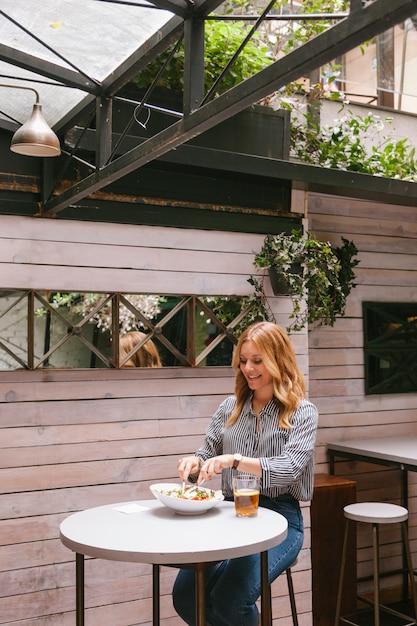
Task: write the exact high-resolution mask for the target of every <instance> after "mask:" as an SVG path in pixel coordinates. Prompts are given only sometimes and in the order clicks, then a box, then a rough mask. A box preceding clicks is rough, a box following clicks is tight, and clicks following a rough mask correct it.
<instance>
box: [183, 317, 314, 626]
mask: <svg viewBox="0 0 417 626" xmlns="http://www.w3.org/2000/svg"><path fill="white" fill-rule="evenodd" d="M232 365H233V367H235V368H237V370H238V371H237V374H236V383H235V395H234V396H230V397H229V398H227V399H226V400H224V401H223V402H222V403H221V405H220V406H219V408H218V410H217V411H216V413H215V414H214V416H213V418H212V421H211V423H210V424H209V426H208V428H207V430H206V435H205V439H204V442H203V445H202V446H201V447H200V448H199V449H198V450H197V452H196V454H195V455H194V456H189V457H185V458H183V459H180V460H179V462H178V473H179V475H180V477H181V479H183V480H187V479H188V478H190V480H192V481H195V480H197V484H200V483H201V481H202V480H210V479H211V478H212V477H213V476H214V475H215V474H219V473H221V474H222V490H223V493H224V495H225V497H226V499H229V500H232V499H233V487H232V477H233V474H234V471H235V470H238V471H239V472H244V473H250V474H254V475H256V476H259V477H260V480H261V496H260V501H259V505H260V506H264V507H267V508H269V509H273V510H274V511H278V513H281V514H282V515H284V516H285V517H286V518H287V520H288V535H287V538H286V539H285V541H284V542H283V543H281V544H280V545H278V546H276V547H275V548H272V549H271V550H269V551H268V563H269V581H270V582H272V581H273V580H275V579H276V578H277V577H278V576H279V575H280V574H281V573H282V572H284V571H285V570H286V569H287V568H288V567H289V566H290V565H291V564H292V563H293V562H294V560H295V559H296V557H297V555H298V553H299V551H300V550H301V547H302V545H303V539H304V527H303V518H302V514H301V510H300V505H299V502H300V500H310V499H311V497H312V495H313V471H314V444H315V438H316V430H317V421H318V413H317V409H316V407H315V406H314V405H313V404H311V402H308V401H307V400H306V399H305V383H304V378H303V375H302V373H301V371H300V370H299V368H298V365H297V362H296V358H295V354H294V350H293V347H292V345H291V342H290V340H289V338H288V336H287V334H286V333H285V332H284V331H283V330H282V328H280V327H279V326H277V325H276V324H272V323H270V322H259V323H256V324H254V325H253V326H250V327H249V328H248V329H246V330H245V331H244V332H243V333H242V335H241V337H240V339H239V342H238V344H237V348H236V351H235V354H234V357H233V363H232ZM203 540H204V538H203V537H202V541H203ZM260 591H261V581H260V565H259V555H252V556H247V557H241V558H236V559H230V560H228V561H222V562H220V563H217V564H215V565H213V566H212V567H210V568H208V569H207V571H206V606H207V613H206V615H207V622H208V623H209V624H210V625H211V626H257V625H258V622H259V615H258V609H257V606H256V600H257V599H258V597H259V595H260ZM173 601H174V606H175V609H176V611H177V613H178V614H179V615H180V616H181V618H182V619H183V620H184V621H185V622H186V623H187V624H189V625H190V626H192V625H194V624H195V594H194V573H193V572H192V571H189V570H180V571H179V573H178V576H177V579H176V581H175V584H174V589H173Z"/></svg>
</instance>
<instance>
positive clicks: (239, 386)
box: [227, 322, 305, 429]
mask: <svg viewBox="0 0 417 626" xmlns="http://www.w3.org/2000/svg"><path fill="white" fill-rule="evenodd" d="M245 341H253V342H254V344H255V345H256V347H257V349H258V350H259V355H260V356H261V358H262V361H263V363H264V365H265V367H266V369H267V370H268V372H269V373H270V374H271V376H272V379H273V389H274V392H273V393H274V398H275V401H276V402H277V403H278V404H279V407H280V412H279V419H278V426H279V427H280V428H285V429H288V428H291V416H292V414H293V413H294V411H295V410H296V409H297V408H298V407H299V405H300V403H301V401H302V400H303V399H304V398H305V381H304V376H303V374H302V373H301V371H300V369H299V367H298V365H297V361H296V357H295V353H294V348H293V346H292V343H291V341H290V339H289V337H288V335H287V333H286V332H285V331H284V330H283V329H282V328H281V327H280V326H278V325H277V324H273V323H271V322H257V323H256V324H253V325H252V326H249V328H247V329H246V330H245V331H244V332H243V333H242V334H241V336H240V338H239V341H238V344H237V346H236V350H235V352H234V355H233V361H232V367H234V368H236V369H237V370H238V371H237V374H236V382H235V396H236V407H235V409H234V410H233V412H232V414H231V416H230V418H229V420H228V422H227V426H231V425H232V424H234V423H235V422H236V420H237V419H238V417H239V415H240V414H241V412H242V409H243V407H244V404H245V402H246V400H247V399H248V398H249V396H250V395H251V393H252V392H251V390H250V389H249V386H248V383H247V381H246V378H245V376H244V375H243V374H242V372H241V370H240V353H241V350H242V345H243V344H244V343H245Z"/></svg>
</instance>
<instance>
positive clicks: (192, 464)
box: [177, 455, 201, 480]
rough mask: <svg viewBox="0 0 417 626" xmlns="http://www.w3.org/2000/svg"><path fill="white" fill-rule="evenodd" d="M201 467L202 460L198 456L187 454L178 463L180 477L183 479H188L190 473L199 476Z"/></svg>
mask: <svg viewBox="0 0 417 626" xmlns="http://www.w3.org/2000/svg"><path fill="white" fill-rule="evenodd" d="M200 467H201V461H200V459H199V458H198V457H197V456H194V455H193V456H185V457H184V458H182V459H180V460H179V461H178V464H177V469H178V474H179V477H180V478H181V480H187V479H188V477H189V476H190V475H191V476H197V474H198V473H199V471H200Z"/></svg>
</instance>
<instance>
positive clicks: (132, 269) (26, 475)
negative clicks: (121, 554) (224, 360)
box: [0, 216, 312, 626]
mask: <svg viewBox="0 0 417 626" xmlns="http://www.w3.org/2000/svg"><path fill="white" fill-rule="evenodd" d="M262 241H263V236H260V235H246V234H233V233H225V232H208V231H193V230H187V229H172V228H160V227H140V226H132V225H126V226H125V225H114V224H99V225H98V224H93V223H87V222H76V221H62V220H59V219H57V220H42V219H36V218H24V217H12V216H1V217H0V287H1V288H3V289H8V288H17V289H24V288H34V289H50V290H61V291H70V290H73V291H82V290H86V291H102V290H103V291H106V290H110V291H112V290H114V291H125V292H127V293H129V292H135V291H136V292H141V291H142V292H145V293H146V292H149V293H166V294H169V293H186V294H188V293H193V292H194V293H196V294H213V295H215V294H216V295H221V294H223V295H231V294H242V295H244V294H246V293H249V292H250V289H251V288H250V286H249V284H248V283H247V278H248V277H249V276H250V274H252V273H253V267H252V261H253V251H255V250H256V249H257V248H258V247H259V246H260V245H261V243H262ZM270 304H271V307H272V309H273V311H274V312H275V314H276V318H277V321H278V323H280V324H282V325H284V326H285V325H286V324H287V320H288V314H289V311H290V303H289V302H288V299H287V298H272V297H271V298H270ZM293 341H294V345H295V348H296V351H297V355H298V358H299V361H300V364H301V367H302V369H303V371H304V372H305V374H306V375H307V374H308V354H307V337H306V334H305V333H299V334H297V335H295V336H294V338H293ZM233 382H234V372H233V371H232V370H231V369H230V368H204V369H203V368H201V369H193V370H191V369H186V368H162V369H158V370H120V371H115V370H81V371H77V370H72V371H71V370H66V371H59V370H43V371H36V372H27V371H14V372H0V625H6V624H7V626H74V624H75V614H74V609H75V591H74V583H75V564H74V555H73V554H72V553H71V552H70V551H69V550H67V549H66V548H64V547H63V546H62V545H61V543H60V541H59V524H60V522H61V521H62V520H63V519H64V518H65V517H67V516H68V515H69V514H71V513H72V512H74V511H78V510H81V509H84V508H87V507H91V506H97V505H101V504H105V503H111V502H119V501H126V500H131V499H136V498H146V497H151V496H150V493H149V489H148V487H149V485H150V484H152V483H153V482H155V481H160V480H175V479H176V461H177V459H178V458H179V457H180V456H182V455H184V454H189V453H191V452H193V451H194V450H195V448H196V447H197V446H198V445H199V442H200V441H201V436H202V433H203V432H204V429H205V427H206V425H207V423H208V421H209V419H210V416H211V415H212V413H213V412H214V410H215V409H216V408H217V406H218V404H219V402H220V401H221V400H222V399H223V398H224V397H225V396H226V395H228V394H230V393H231V392H232V391H233ZM303 512H304V516H305V520H306V540H305V546H304V549H303V551H302V553H301V555H300V558H299V561H298V564H297V566H296V568H295V571H294V583H295V589H296V599H297V605H298V611H299V614H300V626H311V622H312V617H311V566H310V534H309V528H310V520H309V507H308V506H304V508H303ZM138 531H139V529H138ZM174 577H175V571H174V570H171V569H169V568H163V570H162V580H161V589H162V594H163V597H162V602H161V611H162V624H163V625H164V626H177V625H179V624H181V623H182V622H181V620H180V619H179V618H178V617H177V616H176V615H175V612H174V610H173V607H172V602H171V596H170V593H171V588H172V583H173V579H174ZM281 578H282V580H281V579H280V580H278V581H277V582H276V583H275V584H274V586H273V611H274V624H275V625H276V626H289V625H290V624H291V623H292V622H291V620H290V617H289V615H290V607H289V602H288V596H287V588H286V582H285V577H281ZM150 621H151V567H150V566H149V565H140V564H139V565H133V564H124V563H115V562H107V561H100V560H99V561H98V560H95V559H88V560H87V562H86V626H90V625H91V626H93V625H94V626H96V625H97V624H100V626H137V625H139V624H140V625H146V624H150Z"/></svg>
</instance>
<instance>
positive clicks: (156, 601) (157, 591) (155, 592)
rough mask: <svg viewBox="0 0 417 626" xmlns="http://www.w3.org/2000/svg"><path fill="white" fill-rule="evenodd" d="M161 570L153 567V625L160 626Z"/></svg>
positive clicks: (157, 566) (155, 566)
mask: <svg viewBox="0 0 417 626" xmlns="http://www.w3.org/2000/svg"><path fill="white" fill-rule="evenodd" d="M159 574H160V570H159V565H152V625H153V626H159V622H160V605H159V597H160V596H159V594H160V584H159V581H160V576H159Z"/></svg>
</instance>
